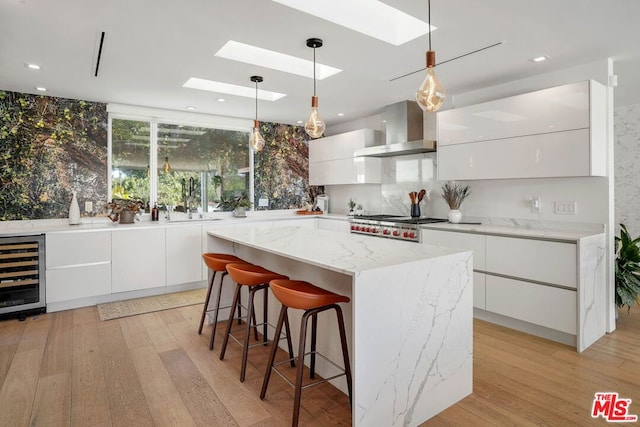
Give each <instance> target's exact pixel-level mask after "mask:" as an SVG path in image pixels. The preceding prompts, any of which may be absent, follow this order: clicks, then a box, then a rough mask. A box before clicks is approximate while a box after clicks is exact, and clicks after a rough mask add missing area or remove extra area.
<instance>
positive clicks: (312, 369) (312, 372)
mask: <svg viewBox="0 0 640 427" xmlns="http://www.w3.org/2000/svg"><path fill="white" fill-rule="evenodd" d="M317 330H318V313H315V314H314V315H313V316H311V361H310V363H309V378H311V379H314V378H315V377H316V336H317Z"/></svg>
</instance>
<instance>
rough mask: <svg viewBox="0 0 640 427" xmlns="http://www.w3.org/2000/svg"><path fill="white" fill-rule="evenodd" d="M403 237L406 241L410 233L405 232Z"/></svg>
mask: <svg viewBox="0 0 640 427" xmlns="http://www.w3.org/2000/svg"><path fill="white" fill-rule="evenodd" d="M402 237H404V238H405V239H406V238H407V237H409V233H408V232H406V231H405V232H404V233H402Z"/></svg>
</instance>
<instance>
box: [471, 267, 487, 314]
mask: <svg viewBox="0 0 640 427" xmlns="http://www.w3.org/2000/svg"><path fill="white" fill-rule="evenodd" d="M473 306H474V307H476V308H481V309H483V310H485V309H486V274H484V273H476V272H474V273H473Z"/></svg>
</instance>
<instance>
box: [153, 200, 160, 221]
mask: <svg viewBox="0 0 640 427" xmlns="http://www.w3.org/2000/svg"><path fill="white" fill-rule="evenodd" d="M157 220H158V202H156V203H154V204H153V208H151V221H157Z"/></svg>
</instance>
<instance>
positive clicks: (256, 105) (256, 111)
mask: <svg viewBox="0 0 640 427" xmlns="http://www.w3.org/2000/svg"><path fill="white" fill-rule="evenodd" d="M256 120H258V81H257V80H256Z"/></svg>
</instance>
